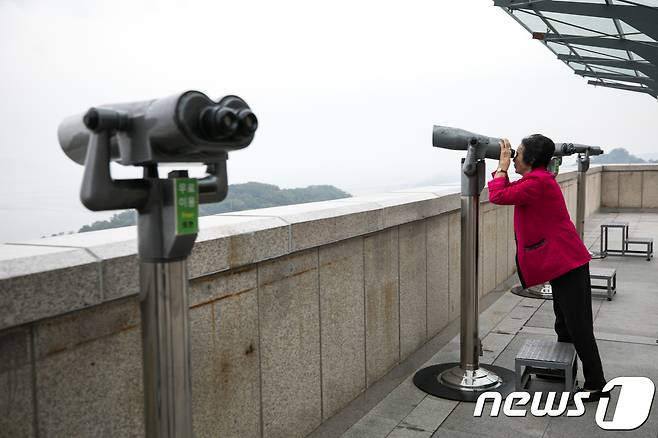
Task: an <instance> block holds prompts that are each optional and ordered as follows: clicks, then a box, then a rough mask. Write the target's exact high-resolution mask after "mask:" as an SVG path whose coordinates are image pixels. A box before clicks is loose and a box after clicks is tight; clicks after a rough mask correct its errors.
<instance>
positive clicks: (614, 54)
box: [571, 44, 628, 60]
mask: <svg viewBox="0 0 658 438" xmlns="http://www.w3.org/2000/svg"><path fill="white" fill-rule="evenodd" d="M571 47H573V48H574V49H576V51H577V52H578V53H579V54H580V55H581V56H592V53H594V54H600V55H608V57H610V58H616V59H623V60H628V53H627V52H626V50H620V49H610V48H608V47H593V46H583V45H580V44H571Z"/></svg>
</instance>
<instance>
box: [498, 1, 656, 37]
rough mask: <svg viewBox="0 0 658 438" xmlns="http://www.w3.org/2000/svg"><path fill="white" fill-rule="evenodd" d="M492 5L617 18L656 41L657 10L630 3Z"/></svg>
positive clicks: (512, 2)
mask: <svg viewBox="0 0 658 438" xmlns="http://www.w3.org/2000/svg"><path fill="white" fill-rule="evenodd" d="M494 5H496V6H502V7H506V8H510V9H531V10H534V11H542V12H557V13H561V14H570V15H584V16H589V17H601V18H612V19H614V18H618V19H620V20H623V21H624V22H626V23H627V24H629V25H631V26H633V27H634V28H636V29H637V30H639V31H640V32H642V33H644V34H646V35H648V36H650V37H651V38H653V39H654V40H657V41H658V27H656V23H657V22H658V10H656V9H654V8H650V7H647V8H643V7H636V6H630V5H608V4H599V3H580V2H567V1H552V0H544V1H528V0H494Z"/></svg>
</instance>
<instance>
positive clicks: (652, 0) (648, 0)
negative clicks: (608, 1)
mask: <svg viewBox="0 0 658 438" xmlns="http://www.w3.org/2000/svg"><path fill="white" fill-rule="evenodd" d="M633 3H635V4H638V5H643V6H651V7H654V8H658V0H629V1H627V2H623V1H619V0H612V4H614V5H632V4H633Z"/></svg>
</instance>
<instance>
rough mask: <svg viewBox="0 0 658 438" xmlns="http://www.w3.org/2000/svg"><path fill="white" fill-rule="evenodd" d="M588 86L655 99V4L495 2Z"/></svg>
mask: <svg viewBox="0 0 658 438" xmlns="http://www.w3.org/2000/svg"><path fill="white" fill-rule="evenodd" d="M494 5H495V6H500V7H501V8H502V9H503V10H505V12H507V13H508V14H509V15H511V16H512V18H514V19H515V20H516V21H517V22H518V23H520V24H521V25H522V26H523V27H524V28H526V29H527V30H528V31H529V32H530V33H532V36H533V38H535V39H537V40H540V41H541V42H542V43H543V44H544V45H545V46H546V47H548V48H549V50H551V51H552V52H553V53H555V54H556V55H557V57H558V59H560V60H562V61H563V62H564V63H565V64H567V65H568V66H569V67H571V68H572V69H573V70H574V73H576V74H578V75H580V76H583V77H588V78H593V80H590V81H588V82H587V83H588V84H592V85H598V86H601V87H608V88H617V89H621V90H629V91H637V92H641V93H646V94H649V95H651V96H653V97H656V98H658V42H657V40H658V0H633V1H630V0H571V1H567V0H561V1H553V0H494Z"/></svg>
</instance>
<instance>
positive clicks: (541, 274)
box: [488, 168, 592, 288]
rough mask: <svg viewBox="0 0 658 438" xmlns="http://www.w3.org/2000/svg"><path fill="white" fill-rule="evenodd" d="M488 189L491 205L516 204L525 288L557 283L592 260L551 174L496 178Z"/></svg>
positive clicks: (538, 171)
mask: <svg viewBox="0 0 658 438" xmlns="http://www.w3.org/2000/svg"><path fill="white" fill-rule="evenodd" d="M494 174H495V172H494ZM488 187H489V201H490V202H493V203H494V204H500V205H514V234H515V236H516V263H517V267H518V271H519V278H520V279H521V284H522V285H523V286H524V287H525V288H527V287H531V286H535V285H537V284H542V283H545V282H547V281H549V280H553V279H554V278H557V277H559V276H560V275H562V274H564V273H566V272H569V271H571V270H572V269H575V268H577V267H579V266H582V265H584V264H585V263H588V262H589V261H590V260H591V259H592V257H591V256H590V254H589V251H587V248H586V247H585V245H584V244H583V242H582V241H581V240H580V237H579V236H578V233H577V232H576V227H575V225H574V224H573V222H571V218H570V217H569V212H568V211H567V206H566V204H565V202H564V196H562V191H561V190H560V186H559V185H558V183H557V181H555V176H554V175H553V174H552V173H551V172H549V171H547V170H546V169H539V168H538V169H533V170H531V171H530V172H528V173H526V174H525V175H524V176H523V178H521V179H520V180H518V181H514V182H510V181H509V178H508V177H507V176H505V178H494V179H493V180H491V181H489V184H488Z"/></svg>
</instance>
